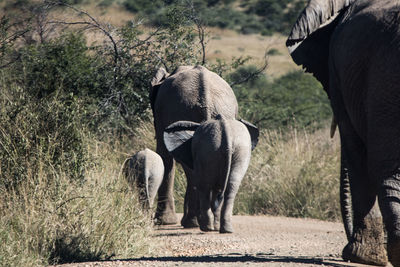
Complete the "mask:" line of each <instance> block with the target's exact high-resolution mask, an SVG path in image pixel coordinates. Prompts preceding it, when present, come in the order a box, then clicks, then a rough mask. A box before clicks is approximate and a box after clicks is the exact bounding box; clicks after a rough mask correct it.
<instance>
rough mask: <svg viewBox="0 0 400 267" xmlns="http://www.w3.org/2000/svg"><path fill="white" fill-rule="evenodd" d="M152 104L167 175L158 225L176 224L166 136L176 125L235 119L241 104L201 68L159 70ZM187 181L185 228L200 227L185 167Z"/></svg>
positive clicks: (160, 192)
mask: <svg viewBox="0 0 400 267" xmlns="http://www.w3.org/2000/svg"><path fill="white" fill-rule="evenodd" d="M151 85H152V87H151V90H150V103H151V107H152V110H153V116H154V127H155V132H156V139H157V153H158V154H160V156H161V157H162V159H163V162H164V166H165V173H164V179H163V182H162V184H161V186H160V188H159V190H158V205H157V211H156V215H155V217H156V221H157V223H159V224H175V223H176V222H177V218H176V213H175V205H174V197H173V186H174V174H175V161H174V159H173V157H172V156H171V155H170V154H169V152H168V150H167V149H166V147H165V144H164V140H163V132H164V130H165V128H166V127H167V126H168V125H171V124H172V123H174V122H177V121H182V120H184V121H193V122H197V123H201V122H202V121H206V120H209V119H212V118H215V117H216V116H217V114H221V115H222V116H224V117H225V118H226V119H235V118H237V114H238V104H237V100H236V97H235V95H234V93H233V91H232V89H231V87H230V86H229V85H228V84H227V83H226V82H225V81H224V80H223V79H222V78H221V77H219V76H218V75H217V74H215V73H214V72H211V71H209V70H208V69H206V68H204V67H202V66H181V67H178V68H177V69H176V70H175V71H174V72H172V73H171V74H169V73H167V72H166V71H165V69H163V68H160V69H159V70H158V71H157V73H156V75H155V77H154V78H153V80H152V82H151ZM183 169H184V171H185V174H186V177H187V189H186V194H185V203H184V211H183V212H184V216H183V218H182V220H181V224H182V225H183V226H184V227H198V222H197V213H198V201H197V199H196V194H194V193H193V191H194V187H193V179H192V178H193V177H192V171H191V170H190V169H189V168H187V167H185V166H183Z"/></svg>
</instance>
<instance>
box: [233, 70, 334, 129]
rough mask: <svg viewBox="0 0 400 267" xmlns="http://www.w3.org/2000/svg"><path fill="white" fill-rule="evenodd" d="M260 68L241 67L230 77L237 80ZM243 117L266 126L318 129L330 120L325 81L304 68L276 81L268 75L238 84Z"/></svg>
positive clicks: (269, 127)
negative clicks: (320, 80)
mask: <svg viewBox="0 0 400 267" xmlns="http://www.w3.org/2000/svg"><path fill="white" fill-rule="evenodd" d="M255 69H256V67H254V66H247V67H241V68H239V69H238V70H236V71H235V72H234V73H232V74H231V75H230V76H229V80H230V81H231V82H236V81H239V80H241V79H242V77H246V76H248V73H251V72H254V70H255ZM234 91H235V94H236V96H237V98H238V102H239V106H240V108H239V110H240V112H241V116H243V117H244V118H245V119H246V120H249V121H251V122H253V123H255V124H256V125H258V126H259V127H262V128H266V129H277V128H287V127H288V126H293V125H295V126H297V127H300V128H302V127H309V128H311V129H312V128H318V127H321V125H322V123H323V122H324V121H325V120H327V119H329V118H330V117H331V116H332V115H331V108H330V104H329V101H328V97H327V96H326V93H325V92H324V90H323V89H322V86H321V84H320V83H319V82H318V81H317V80H316V79H315V78H314V77H312V76H311V75H309V74H305V73H304V72H303V71H296V72H291V73H288V74H286V75H284V76H282V77H280V78H278V79H276V80H274V81H272V82H270V81H269V80H268V79H267V77H266V76H265V75H260V76H258V77H254V79H252V80H250V81H248V82H247V83H245V84H240V85H237V86H235V87H234Z"/></svg>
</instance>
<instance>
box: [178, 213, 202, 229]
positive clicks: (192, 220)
mask: <svg viewBox="0 0 400 267" xmlns="http://www.w3.org/2000/svg"><path fill="white" fill-rule="evenodd" d="M181 225H182V226H183V228H197V227H199V223H198V221H197V217H196V216H194V217H187V216H184V217H183V218H182V220H181Z"/></svg>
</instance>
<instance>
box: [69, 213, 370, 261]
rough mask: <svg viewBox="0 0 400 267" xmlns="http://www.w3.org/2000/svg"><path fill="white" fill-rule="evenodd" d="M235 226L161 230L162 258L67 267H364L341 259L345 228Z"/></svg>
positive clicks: (238, 220)
mask: <svg viewBox="0 0 400 267" xmlns="http://www.w3.org/2000/svg"><path fill="white" fill-rule="evenodd" d="M233 223H234V228H235V233H234V234H219V233H217V232H212V233H203V232H201V231H200V230H198V229H183V228H182V227H180V226H179V225H173V226H163V227H160V228H158V229H157V230H156V231H155V234H154V238H155V239H156V242H159V243H160V248H159V249H160V252H159V256H156V257H144V258H138V259H135V258H133V259H124V260H114V261H107V262H91V263H80V264H66V265H63V267H89V266H90V267H92V266H107V267H108V266H362V265H357V264H350V263H346V262H343V261H342V260H341V258H340V253H341V250H342V248H343V246H344V245H345V234H344V231H343V226H342V224H341V223H332V222H323V221H318V220H310V219H294V218H283V217H267V216H234V218H233Z"/></svg>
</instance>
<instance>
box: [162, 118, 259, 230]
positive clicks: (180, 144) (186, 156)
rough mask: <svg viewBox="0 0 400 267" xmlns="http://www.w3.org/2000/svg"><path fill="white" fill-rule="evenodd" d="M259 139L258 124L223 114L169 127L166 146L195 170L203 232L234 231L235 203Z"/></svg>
mask: <svg viewBox="0 0 400 267" xmlns="http://www.w3.org/2000/svg"><path fill="white" fill-rule="evenodd" d="M257 142H258V129H257V128H256V127H255V126H254V125H252V124H250V123H248V122H246V121H244V120H240V121H238V120H232V119H224V118H223V117H221V116H219V115H218V116H217V118H216V119H215V120H208V121H205V122H203V123H201V124H199V123H195V122H189V121H178V122H175V123H173V124H171V125H170V126H168V127H167V128H166V129H165V131H164V143H165V146H166V148H167V149H168V151H169V152H170V153H171V154H172V155H173V156H174V158H175V159H176V160H177V161H178V162H180V163H181V164H184V165H186V166H187V167H188V168H190V169H191V170H192V171H193V180H194V181H193V184H194V186H195V187H196V191H197V194H198V197H199V202H200V214H199V216H198V217H199V224H200V229H201V230H202V231H212V230H218V228H219V232H220V233H232V232H233V229H232V224H231V217H232V209H233V203H234V200H235V196H236V193H237V191H238V189H239V186H240V183H241V181H242V178H243V176H244V175H245V173H246V171H247V167H248V166H249V163H250V156H251V150H252V149H254V148H255V146H256V145H257ZM213 217H214V221H213ZM220 219H221V221H220ZM219 224H220V225H219Z"/></svg>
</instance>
